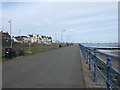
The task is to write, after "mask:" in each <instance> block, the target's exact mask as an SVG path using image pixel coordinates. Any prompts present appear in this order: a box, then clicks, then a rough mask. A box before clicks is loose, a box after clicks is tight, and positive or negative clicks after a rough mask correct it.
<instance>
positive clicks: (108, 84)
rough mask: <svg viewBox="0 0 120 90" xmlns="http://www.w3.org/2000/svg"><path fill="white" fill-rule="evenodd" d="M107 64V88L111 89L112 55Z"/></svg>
mask: <svg viewBox="0 0 120 90" xmlns="http://www.w3.org/2000/svg"><path fill="white" fill-rule="evenodd" d="M106 65H107V81H106V84H107V88H108V89H110V84H111V81H110V67H112V63H111V57H108V58H107V63H106Z"/></svg>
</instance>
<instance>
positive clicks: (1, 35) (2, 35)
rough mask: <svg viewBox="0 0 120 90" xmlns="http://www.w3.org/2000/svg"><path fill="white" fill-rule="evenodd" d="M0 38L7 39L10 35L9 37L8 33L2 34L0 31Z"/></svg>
mask: <svg viewBox="0 0 120 90" xmlns="http://www.w3.org/2000/svg"><path fill="white" fill-rule="evenodd" d="M0 38H1V39H7V38H10V35H9V33H8V32H3V31H1V32H0Z"/></svg>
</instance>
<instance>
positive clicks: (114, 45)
mask: <svg viewBox="0 0 120 90" xmlns="http://www.w3.org/2000/svg"><path fill="white" fill-rule="evenodd" d="M83 45H84V46H86V47H91V48H120V43H119V44H118V43H104V44H103V43H97V44H93V43H92V44H83ZM97 52H101V53H104V54H107V55H109V56H114V57H119V53H120V50H102V49H99V50H97Z"/></svg>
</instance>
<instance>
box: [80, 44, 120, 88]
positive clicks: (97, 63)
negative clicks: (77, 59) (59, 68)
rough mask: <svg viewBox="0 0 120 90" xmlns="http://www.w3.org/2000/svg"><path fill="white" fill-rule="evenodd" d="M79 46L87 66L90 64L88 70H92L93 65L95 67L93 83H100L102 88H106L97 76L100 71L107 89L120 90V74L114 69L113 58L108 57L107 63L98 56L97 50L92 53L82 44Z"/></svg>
mask: <svg viewBox="0 0 120 90" xmlns="http://www.w3.org/2000/svg"><path fill="white" fill-rule="evenodd" d="M79 46H80V49H81V51H82V54H83V56H84V58H85V62H86V64H88V69H89V70H92V63H93V65H94V67H93V68H94V69H93V71H94V77H93V82H97V81H98V82H99V83H100V85H101V87H103V88H104V86H103V85H102V82H101V81H100V79H99V78H98V76H97V75H98V74H97V71H98V72H99V73H100V75H101V76H102V77H103V78H104V80H105V81H106V86H107V89H113V90H114V89H118V88H120V72H119V71H118V70H116V69H115V68H113V67H112V63H111V57H108V58H107V62H105V61H104V60H102V59H101V58H99V57H98V56H97V55H96V49H94V52H92V51H91V49H89V48H87V47H85V46H84V45H82V44H79ZM91 62H92V63H91Z"/></svg>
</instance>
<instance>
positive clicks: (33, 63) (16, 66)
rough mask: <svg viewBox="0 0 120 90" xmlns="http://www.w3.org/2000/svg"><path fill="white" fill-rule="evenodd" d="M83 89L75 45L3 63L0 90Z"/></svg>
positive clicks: (81, 71)
mask: <svg viewBox="0 0 120 90" xmlns="http://www.w3.org/2000/svg"><path fill="white" fill-rule="evenodd" d="M85 87H86V85H85V80H84V76H83V68H82V64H81V60H80V52H79V47H78V46H77V45H75V46H69V47H65V48H60V49H56V50H51V51H48V52H44V53H41V54H37V55H33V56H25V57H19V58H16V59H13V60H10V61H8V62H5V63H3V88H85Z"/></svg>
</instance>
